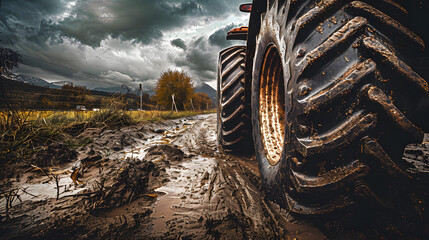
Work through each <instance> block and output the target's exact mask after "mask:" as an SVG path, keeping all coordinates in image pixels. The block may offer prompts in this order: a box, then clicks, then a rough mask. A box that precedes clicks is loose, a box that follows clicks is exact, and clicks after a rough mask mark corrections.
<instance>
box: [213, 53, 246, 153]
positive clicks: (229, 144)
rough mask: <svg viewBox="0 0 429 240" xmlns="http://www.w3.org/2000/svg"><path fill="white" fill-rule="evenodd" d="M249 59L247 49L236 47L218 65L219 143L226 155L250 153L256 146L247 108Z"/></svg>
mask: <svg viewBox="0 0 429 240" xmlns="http://www.w3.org/2000/svg"><path fill="white" fill-rule="evenodd" d="M245 57H246V47H245V46H234V47H230V48H227V49H224V50H223V51H221V52H220V53H219V62H218V84H217V86H218V88H217V93H218V96H217V99H218V103H217V106H218V111H217V121H218V122H217V126H218V127H217V128H218V129H217V137H218V142H219V145H220V146H222V148H223V150H224V151H225V152H229V153H237V154H238V153H246V152H249V148H252V145H253V143H252V141H251V136H250V129H249V123H250V117H249V114H248V110H247V109H246V108H247V107H246V104H245V91H244V68H245ZM252 152H253V151H252Z"/></svg>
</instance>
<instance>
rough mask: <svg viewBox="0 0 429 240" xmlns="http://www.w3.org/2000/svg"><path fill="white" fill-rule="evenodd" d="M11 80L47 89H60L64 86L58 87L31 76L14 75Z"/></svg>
mask: <svg viewBox="0 0 429 240" xmlns="http://www.w3.org/2000/svg"><path fill="white" fill-rule="evenodd" d="M10 79H11V80H15V81H19V82H23V83H28V84H31V85H34V86H40V87H47V88H56V89H59V88H61V86H62V85H61V86H58V85H55V84H52V83H49V82H47V81H46V80H44V79H42V78H38V77H31V76H27V75H14V76H11V77H10Z"/></svg>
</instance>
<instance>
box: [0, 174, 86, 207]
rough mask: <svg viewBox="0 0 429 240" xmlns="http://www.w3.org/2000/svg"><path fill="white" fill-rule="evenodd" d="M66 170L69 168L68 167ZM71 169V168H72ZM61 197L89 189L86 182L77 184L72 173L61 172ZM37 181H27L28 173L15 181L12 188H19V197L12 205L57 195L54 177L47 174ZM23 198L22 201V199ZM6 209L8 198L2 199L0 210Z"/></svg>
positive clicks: (0, 200)
mask: <svg viewBox="0 0 429 240" xmlns="http://www.w3.org/2000/svg"><path fill="white" fill-rule="evenodd" d="M65 170H68V169H67V168H66V169H65ZM70 171H71V170H70ZM58 179H59V193H60V194H59V197H60V198H62V197H64V196H68V195H74V194H77V193H79V192H82V191H84V190H86V189H87V187H86V185H85V184H81V185H79V186H75V184H74V183H73V180H72V179H71V178H70V174H68V173H65V174H60V175H59V177H58ZM37 180H38V182H37V183H31V182H30V183H27V182H24V181H27V175H24V176H22V177H21V181H20V182H14V183H13V187H12V188H11V189H14V188H16V189H18V188H19V190H18V192H17V193H18V195H19V198H20V199H18V198H15V200H14V201H13V202H12V206H14V205H17V204H20V203H21V201H22V202H25V201H41V200H46V199H49V198H56V197H57V184H56V182H55V180H54V179H51V180H49V178H48V177H47V176H44V177H40V178H37ZM20 200H21V201H20ZM4 211H6V199H5V198H1V199H0V212H4Z"/></svg>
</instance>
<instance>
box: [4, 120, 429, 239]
mask: <svg viewBox="0 0 429 240" xmlns="http://www.w3.org/2000/svg"><path fill="white" fill-rule="evenodd" d="M215 131H216V116H215V115H214V114H210V115H200V116H195V117H189V118H183V119H178V120H168V121H164V122H160V123H150V124H144V125H135V126H128V127H124V128H120V129H116V130H108V129H99V128H87V129H85V130H84V131H83V132H80V133H79V134H78V135H77V136H76V138H77V139H87V138H89V139H92V141H91V142H92V143H91V144H89V145H87V146H85V147H81V148H79V149H77V151H76V152H73V151H71V152H69V151H67V150H64V146H63V145H57V146H52V147H51V148H52V149H54V150H55V149H57V150H55V151H52V152H53V153H58V154H57V155H58V156H63V157H61V158H60V159H63V160H60V161H54V160H53V159H55V157H52V156H55V154H51V155H50V154H48V153H51V152H49V151H48V150H49V147H47V151H48V152H43V153H40V154H39V155H35V156H34V157H33V160H32V161H33V162H32V165H29V166H27V167H25V168H24V167H23V168H20V169H19V170H15V171H14V174H15V175H14V176H13V177H12V178H8V179H3V180H1V186H2V187H1V191H2V192H3V195H2V196H1V198H0V239H119V238H121V239H328V238H329V239H371V238H373V237H374V236H375V238H378V237H377V236H381V237H384V236H388V235H385V234H384V235H383V233H381V234H380V235H376V234H374V231H376V230H374V229H373V228H371V227H369V228H370V230H367V229H368V227H366V228H365V229H364V230H362V229H361V228H354V227H351V228H350V227H349V225H345V224H344V223H343V221H341V222H339V221H338V220H335V219H334V220H332V219H330V220H323V221H322V220H320V219H319V220H314V219H313V220H311V219H310V220H309V219H306V220H303V219H297V218H295V217H293V216H291V215H289V214H288V213H287V212H286V211H285V210H284V209H281V208H280V207H279V206H278V205H276V204H275V203H273V202H271V201H269V200H267V199H266V197H265V194H264V190H263V186H262V185H261V182H260V178H259V173H258V167H257V163H256V162H255V160H254V159H253V158H252V157H233V156H230V155H226V154H224V153H222V152H221V151H219V150H218V147H217V144H216V134H215ZM426 145H428V144H420V145H415V146H409V148H408V149H407V151H406V152H405V156H404V157H406V158H407V159H409V162H413V161H415V164H414V165H413V166H415V168H420V170H421V168H422V167H423V165H424V164H420V163H421V161H427V160H428V156H429V155H428V154H427V153H428V152H429V151H428V148H427V147H428V146H426ZM407 154H408V155H407ZM41 158H42V161H40V159H41ZM64 159H65V160H64ZM416 159H417V161H416ZM40 162H42V163H46V165H41V166H38V165H35V164H36V163H40ZM419 164H420V165H419ZM424 166H425V165H424ZM420 170H418V171H417V172H419V174H420V175H421V176H420V177H422V178H423V177H425V174H421V172H422V171H420ZM55 179H57V180H58V181H56V180H55ZM57 182H58V184H57ZM57 195H58V199H56V198H57ZM6 203H8V204H6ZM6 205H8V206H7V207H6ZM383 227H384V225H383V226H382V227H381V228H383ZM392 228H394V227H392ZM383 231H384V230H381V232H383ZM392 231H393V230H392ZM368 232H369V233H368ZM398 236H399V235H398Z"/></svg>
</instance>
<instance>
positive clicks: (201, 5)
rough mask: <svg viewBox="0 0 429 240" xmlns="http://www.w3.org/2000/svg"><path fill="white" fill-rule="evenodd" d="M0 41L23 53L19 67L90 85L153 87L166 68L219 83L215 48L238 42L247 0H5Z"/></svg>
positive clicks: (34, 73) (50, 78) (245, 18)
mask: <svg viewBox="0 0 429 240" xmlns="http://www.w3.org/2000/svg"><path fill="white" fill-rule="evenodd" d="M0 1H1V9H0V41H1V42H0V45H2V46H3V47H8V48H12V49H14V50H16V51H18V52H19V53H21V55H23V59H24V64H21V66H20V68H19V70H18V71H19V73H21V74H26V75H32V76H36V77H41V78H43V79H45V80H47V81H49V82H54V81H71V82H73V83H75V84H78V85H84V86H87V87H89V88H95V87H110V86H121V85H122V84H125V85H127V86H129V87H137V86H138V84H139V83H143V86H144V88H146V89H148V88H152V87H153V86H154V85H155V82H156V79H157V78H158V77H159V75H160V73H161V72H162V71H163V70H165V69H168V68H171V69H179V70H185V71H187V72H188V73H189V74H190V75H191V76H192V78H193V80H194V81H195V83H196V84H198V83H201V82H206V83H209V84H210V85H212V86H215V84H214V83H215V81H216V64H217V57H218V52H219V51H220V50H221V49H222V48H225V47H228V46H231V45H236V44H241V43H240V42H237V41H226V40H225V36H226V32H227V31H229V30H230V29H232V28H233V27H239V26H242V25H247V21H248V17H249V15H248V14H247V13H241V12H240V11H239V10H238V6H239V5H240V4H241V3H246V2H251V1H249V0H247V1H243V0H70V1H66V0H0Z"/></svg>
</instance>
